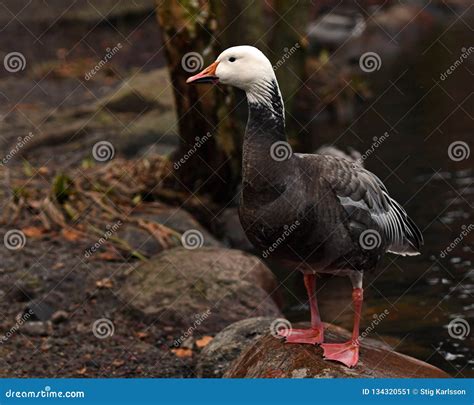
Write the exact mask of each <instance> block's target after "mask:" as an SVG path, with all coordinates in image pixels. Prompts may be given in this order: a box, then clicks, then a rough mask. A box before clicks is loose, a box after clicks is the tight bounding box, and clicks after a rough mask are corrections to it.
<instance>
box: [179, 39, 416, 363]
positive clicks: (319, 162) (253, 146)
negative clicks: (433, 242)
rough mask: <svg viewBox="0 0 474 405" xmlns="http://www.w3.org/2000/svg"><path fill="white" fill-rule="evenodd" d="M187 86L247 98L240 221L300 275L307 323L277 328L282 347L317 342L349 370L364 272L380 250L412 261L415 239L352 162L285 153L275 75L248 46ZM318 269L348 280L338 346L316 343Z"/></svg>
mask: <svg viewBox="0 0 474 405" xmlns="http://www.w3.org/2000/svg"><path fill="white" fill-rule="evenodd" d="M187 83H189V84H198V83H213V84H217V83H222V84H224V85H230V86H235V87H237V88H239V89H241V90H243V91H244V92H245V93H246V95H247V103H248V111H249V112H248V122H247V127H246V130H245V137H244V144H243V160H242V189H241V195H240V205H239V217H240V221H241V223H242V226H243V228H244V230H245V233H246V235H247V237H248V239H249V240H250V242H252V244H253V245H254V246H255V247H256V248H257V249H259V250H261V251H262V252H265V253H266V255H265V254H264V255H263V256H264V257H266V256H270V255H271V257H272V258H274V259H277V260H278V261H279V262H281V263H282V264H284V266H285V267H287V268H288V269H289V270H291V271H295V270H299V271H301V272H302V273H303V279H304V284H305V287H306V291H307V294H308V299H309V308H310V313H311V327H310V328H308V329H292V328H289V329H288V330H283V329H282V330H280V331H278V334H279V335H280V336H281V337H283V338H285V339H286V342H287V343H300V344H313V345H321V347H322V348H323V356H324V358H325V359H328V360H334V361H338V362H340V363H343V364H345V365H346V366H348V367H354V366H355V365H356V364H357V363H358V360H359V346H360V337H359V325H360V318H361V309H362V302H363V288H362V281H363V274H364V272H368V271H371V270H374V269H376V267H377V264H378V263H379V262H380V260H381V258H382V257H383V255H384V253H386V252H390V253H394V254H397V255H402V256H411V255H418V254H419V253H420V247H421V246H422V244H423V237H422V235H421V233H420V231H419V229H418V228H417V226H416V225H415V224H414V222H413V221H412V220H411V219H410V218H409V217H408V215H407V213H406V212H405V210H404V209H403V208H402V206H401V205H400V204H399V203H397V202H396V201H395V200H394V199H393V198H391V197H390V195H389V193H388V191H387V189H386V187H385V186H384V184H383V183H382V181H381V180H380V179H379V178H378V177H377V176H376V175H375V174H373V173H371V172H370V171H368V170H367V169H365V168H364V167H363V165H362V164H360V162H357V161H354V160H349V159H346V158H344V157H341V156H335V155H334V154H331V153H325V154H300V153H293V151H292V150H291V147H290V145H289V144H288V141H287V137H286V135H285V110H284V104H283V100H282V96H281V93H280V89H279V87H278V82H277V79H276V76H275V72H274V69H273V67H272V65H271V63H270V61H269V60H268V59H267V57H266V56H265V55H264V54H263V53H262V52H261V51H260V50H259V49H257V48H255V47H252V46H248V45H243V46H235V47H232V48H228V49H227V50H225V51H223V52H222V53H221V54H220V55H219V57H218V58H217V60H216V61H215V62H214V63H212V64H211V65H210V66H208V67H207V68H205V69H204V70H203V71H202V72H200V73H198V74H196V75H194V76H192V77H189V78H188V79H187ZM321 273H329V274H335V275H340V276H348V277H349V278H350V280H351V282H352V288H353V289H352V304H353V309H354V324H353V330H352V337H351V339H350V340H349V341H347V342H343V343H327V342H325V341H324V327H323V323H322V322H321V318H320V315H319V310H318V305H317V300H316V295H315V291H316V277H317V275H318V274H321Z"/></svg>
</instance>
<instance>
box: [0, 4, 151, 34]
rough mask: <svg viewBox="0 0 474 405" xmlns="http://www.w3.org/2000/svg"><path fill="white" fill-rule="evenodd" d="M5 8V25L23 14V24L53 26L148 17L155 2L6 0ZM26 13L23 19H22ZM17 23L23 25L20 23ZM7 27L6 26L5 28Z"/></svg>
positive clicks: (0, 17)
mask: <svg viewBox="0 0 474 405" xmlns="http://www.w3.org/2000/svg"><path fill="white" fill-rule="evenodd" d="M2 5H3V6H4V7H5V8H6V9H7V10H9V12H8V13H1V14H0V22H1V23H2V25H5V24H8V23H11V22H12V20H11V16H12V15H15V16H16V15H19V14H22V20H21V24H31V23H42V24H44V25H45V26H48V27H52V26H53V25H54V24H55V23H56V22H57V21H58V20H59V19H62V20H66V21H69V22H71V21H74V22H76V24H77V22H88V23H90V24H93V25H94V24H98V23H99V22H100V21H103V19H104V16H107V18H108V19H116V18H119V17H122V18H124V17H126V16H130V15H134V14H138V15H149V13H150V12H152V11H153V7H154V2H153V0H145V1H143V0H142V1H122V0H119V1H117V0H88V1H78V2H73V3H70V4H69V3H67V2H66V3H65V2H62V1H53V2H50V3H48V4H47V5H46V4H45V3H37V2H29V3H27V4H22V3H21V2H18V1H16V0H4V1H3V2H2ZM23 14H24V17H23ZM18 22H20V21H19V20H18ZM5 28H6V27H5Z"/></svg>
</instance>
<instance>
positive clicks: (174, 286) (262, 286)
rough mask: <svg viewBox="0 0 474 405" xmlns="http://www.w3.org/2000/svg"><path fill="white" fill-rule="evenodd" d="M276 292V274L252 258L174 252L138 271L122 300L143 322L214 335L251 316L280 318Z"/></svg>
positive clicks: (206, 250) (215, 250)
mask: <svg viewBox="0 0 474 405" xmlns="http://www.w3.org/2000/svg"><path fill="white" fill-rule="evenodd" d="M276 288H277V282H276V280H275V277H274V276H273V274H272V273H271V271H270V270H269V269H268V268H267V267H266V266H265V265H264V264H263V263H262V262H261V261H260V260H259V259H258V258H256V257H254V256H251V255H249V254H246V253H243V252H240V251H237V250H230V249H222V248H206V247H203V248H197V249H195V250H189V249H185V248H173V249H169V250H166V251H164V252H163V253H161V254H160V255H158V256H157V257H155V258H154V259H152V260H150V261H149V262H147V263H144V264H143V265H141V266H139V267H137V268H136V269H135V270H134V271H133V272H132V273H131V274H130V275H129V277H128V278H127V279H126V280H125V284H124V286H123V287H122V288H121V289H120V291H119V293H118V296H119V298H120V299H121V300H122V301H123V302H124V304H125V305H126V306H127V307H128V308H129V310H130V311H132V313H134V315H136V316H138V317H139V318H141V319H142V320H143V321H144V322H147V323H154V322H156V321H158V320H159V322H160V325H163V326H166V325H172V326H175V327H178V328H183V333H184V331H185V330H186V332H187V333H188V334H189V330H190V329H191V333H192V332H193V331H194V329H198V330H199V333H207V334H209V333H211V334H212V333H216V332H218V331H220V330H222V329H223V328H224V327H225V326H227V325H229V324H231V323H232V322H235V321H239V320H242V319H246V318H248V317H250V316H272V317H278V316H280V315H281V314H280V311H279V309H278V307H277V305H276V304H275V302H274V301H273V299H272V298H271V296H270V293H272V292H273V291H274V290H275V289H276ZM178 340H181V339H178Z"/></svg>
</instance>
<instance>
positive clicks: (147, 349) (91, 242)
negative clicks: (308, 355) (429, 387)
mask: <svg viewBox="0 0 474 405" xmlns="http://www.w3.org/2000/svg"><path fill="white" fill-rule="evenodd" d="M473 27H474V9H473V4H472V2H471V1H469V0H406V1H402V0H400V1H395V0H393V1H391V0H385V1H384V0H354V1H343V0H334V1H332V0H313V1H295V2H287V1H283V0H273V1H272V0H266V1H255V0H253V1H252V0H248V1H237V0H236V1H231V0H219V1H217V0H209V1H171V0H169V1H157V2H155V1H153V0H149V1H148V0H133V1H117V0H115V1H108V0H87V1H86V0H84V1H82V0H76V1H70V2H63V1H59V0H56V1H55V0H48V1H17V0H2V1H1V3H0V31H1V35H0V58H1V60H2V62H3V63H1V64H0V100H1V103H0V117H1V119H0V126H1V127H0V128H1V137H0V152H1V156H2V164H1V167H0V174H1V184H2V186H1V192H2V206H3V208H2V224H1V230H2V236H3V237H4V244H3V245H2V246H1V250H2V258H3V260H2V263H1V264H0V295H1V296H2V300H1V303H0V325H1V333H3V334H4V335H3V339H2V340H1V345H0V359H1V360H0V362H1V364H2V367H1V372H0V375H1V376H9V377H13V376H19V377H22V376H30V377H40V376H52V377H54V376H56V377H61V376H72V377H74V376H75V377H80V376H85V377H87V376H104V377H105V376H157V377H167V376H173V377H194V376H196V364H197V361H198V356H197V353H198V352H199V350H200V348H202V347H203V346H204V345H205V344H207V341H210V339H211V338H212V336H214V335H215V333H217V332H218V331H219V328H222V327H223V326H226V324H228V323H229V322H227V321H226V322H224V321H223V323H221V324H219V325H213V326H212V327H211V326H210V323H208V324H206V323H204V325H208V326H204V329H203V328H201V329H199V330H197V331H196V333H194V338H193V339H194V340H193V339H192V341H191V343H189V341H188V343H187V344H184V345H183V344H181V343H183V341H184V340H185V339H183V340H182V341H180V345H176V344H174V342H176V339H177V338H178V337H179V336H180V334H181V333H182V332H180V331H182V330H184V329H187V326H189V320H187V321H185V320H179V321H178V320H176V319H175V318H173V316H175V315H173V316H169V317H166V316H162V317H161V318H160V319H159V320H158V321H157V320H156V319H155V320H154V321H153V322H150V321H149V318H148V317H147V316H142V315H143V313H145V315H147V314H148V313H149V311H150V308H149V307H148V306H147V305H151V304H150V303H149V302H148V301H147V302H148V304H143V305H145V307H146V308H144V309H143V308H142V307H140V304H137V305H136V306H133V305H132V307H133V310H132V311H129V310H128V309H127V310H124V308H125V307H127V308H128V303H129V302H130V301H131V300H132V297H135V296H136V295H138V294H141V293H142V292H143V291H144V290H146V285H140V284H139V283H138V282H137V283H136V284H133V283H131V282H129V281H128V277H129V274H130V273H131V272H132V271H133V269H134V268H135V267H136V266H139V265H141V263H143V262H148V263H149V262H150V258H154V257H155V256H156V255H157V254H158V253H160V252H163V251H165V250H167V249H169V248H171V247H175V246H178V245H180V244H181V242H182V235H183V234H184V233H185V232H186V231H189V230H193V231H194V230H198V236H199V237H200V238H201V239H202V240H200V241H199V242H200V244H201V245H202V244H203V245H205V246H211V247H214V248H216V249H221V248H224V247H230V248H234V249H239V250H243V251H248V252H253V249H252V246H250V245H249V242H248V241H247V240H246V238H245V236H244V234H243V231H242V229H241V228H240V225H239V222H238V217H237V211H236V206H237V201H238V192H239V182H240V160H241V143H242V136H243V132H244V128H245V122H246V114H247V107H246V103H245V97H244V95H243V94H241V93H240V92H239V91H235V90H231V89H227V88H224V87H223V86H221V87H215V88H212V87H209V86H198V87H190V86H186V85H185V80H186V78H187V77H188V76H190V75H192V74H195V73H196V72H198V71H199V70H201V68H203V67H205V66H207V65H208V64H209V63H211V62H212V61H213V60H214V59H215V58H216V56H217V55H218V54H219V53H220V51H222V50H224V49H226V48H227V47H230V46H233V45H242V44H250V45H254V46H256V47H258V48H260V49H261V50H262V51H263V52H264V53H265V54H266V55H267V57H268V58H269V59H270V61H271V62H272V64H273V66H274V69H275V72H276V76H277V78H278V80H279V83H280V88H281V91H282V94H283V98H284V100H285V105H286V115H287V117H286V118H287V132H288V135H289V138H290V142H291V144H292V146H293V148H294V150H295V151H298V152H308V153H309V152H314V151H315V150H316V149H318V148H320V147H321V146H323V145H326V146H327V145H335V146H338V147H339V148H341V149H342V150H343V151H345V152H346V153H348V154H351V155H352V156H356V157H360V156H361V157H362V159H363V162H364V165H365V166H366V167H367V168H368V169H369V170H371V171H373V172H374V173H376V174H377V175H378V176H379V177H380V178H381V179H382V180H383V182H384V183H385V184H386V186H387V188H388V189H389V191H390V193H391V195H392V196H393V197H394V198H395V199H396V200H398V201H399V202H400V203H402V205H403V206H404V207H405V208H406V210H407V211H408V212H409V214H410V216H411V217H412V218H413V219H415V222H416V223H417V224H418V225H419V226H420V228H421V230H422V232H423V234H424V237H425V247H424V250H423V254H422V255H420V256H418V257H413V258H401V257H396V256H390V257H386V258H385V260H384V262H383V264H382V266H381V268H380V270H379V271H378V272H376V273H374V274H372V275H369V276H368V277H367V281H366V285H367V287H366V291H367V293H366V296H367V300H366V302H365V307H364V315H363V316H364V318H363V319H364V320H365V321H364V320H363V323H362V325H363V326H362V328H364V322H365V324H366V326H367V325H368V324H369V323H370V321H371V319H376V318H377V316H378V314H380V313H382V312H384V311H388V315H387V316H386V317H384V319H383V320H381V321H380V322H378V324H377V326H376V328H375V330H374V331H372V332H371V337H375V338H378V339H381V340H382V341H384V342H385V343H386V344H388V345H390V346H391V347H393V348H394V349H395V350H397V351H399V352H402V353H405V354H408V355H411V356H414V357H416V358H418V359H421V360H424V361H427V362H429V363H431V364H434V365H436V366H438V367H440V368H442V369H444V370H445V371H447V372H448V373H450V374H451V375H452V376H455V377H473V376H474V358H473V352H474V351H473V349H474V342H473V339H472V333H471V331H470V328H471V326H472V325H473V320H474V304H473V302H474V301H473V295H474V268H473V263H474V252H473V242H474V232H473V231H474V224H473V218H474V215H473V201H474V198H473V197H474V186H473V179H474V167H473V160H472V159H473V156H472V153H471V150H470V148H471V147H472V139H473V137H472V134H473V114H474V109H473V97H472V94H473V86H472V83H473V75H474V66H473V57H472V54H473V53H474V47H473V46H474V44H473V38H474V36H473ZM207 134H210V135H209V136H207ZM190 151H191V152H190ZM185 247H186V246H185ZM253 253H258V252H253ZM180 260H181V259H180ZM182 260H183V262H185V260H186V259H182ZM183 266H184V264H183ZM196 266H197V268H199V266H198V265H196ZM269 266H270V267H271V268H272V270H273V271H274V272H275V273H276V274H277V278H278V281H279V283H278V284H279V287H278V291H276V292H275V291H272V293H273V295H274V299H275V300H276V302H277V303H278V308H279V309H278V311H281V313H282V315H284V316H285V317H287V318H288V319H289V320H290V321H292V322H293V321H300V320H306V319H307V317H308V316H309V315H308V308H307V304H306V297H305V292H304V287H303V283H301V275H298V274H293V273H289V272H288V271H287V270H285V269H281V268H279V267H278V264H275V263H272V262H271V261H269ZM178 267H179V266H178ZM196 271H197V270H196ZM170 283H171V281H170ZM180 283H184V281H182V280H180ZM187 287H188V286H187V285H186V284H185V283H184V284H179V285H178V284H177V287H176V288H175V287H173V288H174V294H175V295H176V297H174V296H173V291H168V290H166V293H165V292H163V291H164V290H160V291H162V292H163V294H164V295H166V294H168V295H166V299H167V300H168V304H169V302H174V300H175V298H177V297H178V294H179V293H180V292H182V291H184V290H185V288H187ZM133 288H136V290H133ZM156 288H157V289H158V290H159V288H164V287H163V286H159V287H156ZM349 292H350V283H349V281H348V280H346V279H343V278H341V279H338V278H325V279H324V280H323V283H321V284H320V286H319V288H318V297H319V302H320V309H321V312H322V315H323V320H325V321H327V322H331V323H334V324H336V325H340V326H343V327H345V328H351V324H352V310H351V308H350V293H349ZM143 294H148V293H147V292H146V291H145V292H144V293H143ZM150 294H151V293H150ZM151 299H153V297H152V298H150V300H151ZM145 301H146V300H145ZM124 302H126V303H127V305H126V304H124ZM182 305H183V306H185V305H186V304H185V303H183V304H182ZM204 307H205V306H203V308H204ZM137 308H138V309H137ZM196 308H198V307H193V311H194V313H196V312H199V311H198V310H197V309H196ZM165 312H166V311H165ZM160 314H161V315H163V313H160ZM161 315H160V316H161ZM257 315H274V313H273V312H272V311H271V310H265V311H263V313H257ZM247 316H248V314H247ZM103 319H106V320H108V321H109V323H107V322H106V325H105V326H106V327H108V328H109V329H110V328H112V329H113V331H114V333H113V336H111V337H110V338H109V339H98V338H97V336H96V334H93V333H91V324H94V322H95V321H100V320H103ZM162 319H163V321H161V320H162ZM165 319H166V320H165ZM231 320H232V321H235V320H238V319H231ZM206 328H207V329H206ZM198 338H199V339H201V340H199V339H198ZM202 339H204V341H202ZM206 339H207V340H206ZM198 341H201V343H197V342H198ZM173 347H174V348H173ZM177 347H179V348H178V349H177ZM171 348H172V349H171ZM179 350H181V351H179Z"/></svg>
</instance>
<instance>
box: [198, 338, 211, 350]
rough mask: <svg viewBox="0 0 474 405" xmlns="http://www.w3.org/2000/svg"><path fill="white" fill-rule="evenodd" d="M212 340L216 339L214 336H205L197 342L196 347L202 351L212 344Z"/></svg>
mask: <svg viewBox="0 0 474 405" xmlns="http://www.w3.org/2000/svg"><path fill="white" fill-rule="evenodd" d="M212 339H214V338H213V337H212V336H203V337H202V338H201V339H198V340H196V346H197V347H199V348H200V349H202V348H203V347H204V346H207V345H208V344H209V343H211V341H212Z"/></svg>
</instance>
